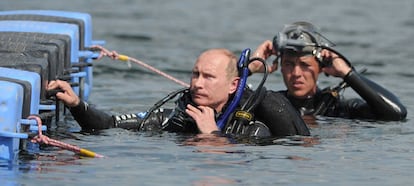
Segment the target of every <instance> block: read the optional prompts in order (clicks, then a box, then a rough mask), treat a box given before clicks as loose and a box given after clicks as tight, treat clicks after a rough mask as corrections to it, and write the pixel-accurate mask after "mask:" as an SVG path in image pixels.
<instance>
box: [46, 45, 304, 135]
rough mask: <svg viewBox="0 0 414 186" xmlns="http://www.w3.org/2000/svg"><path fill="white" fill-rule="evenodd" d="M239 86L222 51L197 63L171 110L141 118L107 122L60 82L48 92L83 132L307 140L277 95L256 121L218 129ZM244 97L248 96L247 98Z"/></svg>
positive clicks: (234, 63) (233, 61) (108, 119)
mask: <svg viewBox="0 0 414 186" xmlns="http://www.w3.org/2000/svg"><path fill="white" fill-rule="evenodd" d="M115 55H116V53H115ZM239 81H240V77H239V72H238V67H237V59H236V57H235V55H234V54H233V53H232V52H230V51H229V50H227V49H210V50H207V51H205V52H203V53H202V54H201V55H200V56H199V58H198V59H197V61H196V63H195V65H194V67H193V69H192V76H191V83H190V88H189V89H185V90H183V91H181V92H180V93H181V95H180V97H179V98H178V99H177V100H176V107H175V108H173V109H166V108H160V107H155V108H154V109H150V110H149V112H148V113H146V115H145V116H141V117H140V116H139V115H137V114H126V115H120V116H111V115H109V114H106V113H105V112H102V111H100V110H97V109H95V108H92V107H89V106H88V104H87V103H85V102H84V101H82V100H80V99H79V97H78V96H76V94H75V93H74V92H73V90H72V88H71V87H70V85H69V84H68V83H66V82H64V81H53V82H51V83H50V84H49V86H48V89H58V88H59V89H62V90H63V92H59V93H57V94H56V97H57V98H58V99H60V100H62V101H63V102H64V103H65V105H66V106H68V107H69V109H70V111H71V113H72V115H73V116H74V118H75V120H76V121H77V122H78V123H79V124H80V126H81V127H82V129H84V130H91V129H107V128H112V127H121V128H127V129H136V130H143V131H148V130H149V131H154V130H155V131H159V130H163V131H170V132H184V133H204V134H211V133H214V134H227V133H230V131H234V130H230V129H231V128H232V127H238V128H242V130H238V131H239V132H238V133H236V134H235V135H244V136H250V137H269V136H289V135H309V130H308V128H307V126H306V124H305V123H304V121H303V120H302V118H301V117H300V115H299V113H298V112H297V111H296V109H294V108H293V107H292V105H291V104H290V103H289V101H288V100H287V99H286V98H285V97H284V96H283V95H281V94H272V95H269V96H267V98H265V100H264V101H263V102H266V103H269V102H270V101H272V105H271V106H270V107H269V106H266V105H265V106H263V107H262V108H265V109H267V110H266V111H264V110H261V109H260V107H261V106H259V110H255V111H252V112H254V114H256V113H257V116H258V117H256V118H255V119H254V120H252V122H250V123H248V124H247V125H243V126H234V125H231V126H230V125H226V126H225V128H224V129H220V128H218V127H217V120H218V119H219V118H220V117H221V116H222V115H223V112H224V111H225V110H226V109H227V107H228V106H229V102H230V100H231V99H232V98H233V96H234V93H235V91H236V89H237V87H238V84H239ZM248 95H249V93H247V94H246V96H248ZM244 100H246V99H244ZM269 100H270V101H269ZM242 102H243V101H242ZM263 113H266V114H267V115H266V114H265V115H264V114H263ZM228 121H229V122H228V123H227V124H229V123H232V119H231V118H230V119H228ZM229 127H230V129H229ZM232 134H233V133H232Z"/></svg>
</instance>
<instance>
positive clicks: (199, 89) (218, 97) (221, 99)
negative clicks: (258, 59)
mask: <svg viewBox="0 0 414 186" xmlns="http://www.w3.org/2000/svg"><path fill="white" fill-rule="evenodd" d="M229 60H230V59H229V57H227V56H226V55H224V54H223V53H220V51H216V50H213V51H207V52H204V53H203V54H201V55H200V57H199V58H198V60H197V62H196V64H195V65H194V68H193V72H192V77H191V87H190V89H191V92H192V98H193V101H194V103H196V104H197V105H202V106H209V107H211V108H213V109H215V110H216V111H217V112H220V111H221V110H222V108H223V106H224V105H225V104H226V103H227V101H228V99H229V95H230V94H232V93H234V92H235V90H236V88H237V83H238V77H228V76H227V74H228V73H227V71H226V67H227V65H228V63H229Z"/></svg>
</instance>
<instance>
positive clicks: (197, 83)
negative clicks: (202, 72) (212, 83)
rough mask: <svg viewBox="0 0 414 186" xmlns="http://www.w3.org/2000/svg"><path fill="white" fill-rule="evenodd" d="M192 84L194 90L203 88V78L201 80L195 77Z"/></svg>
mask: <svg viewBox="0 0 414 186" xmlns="http://www.w3.org/2000/svg"><path fill="white" fill-rule="evenodd" d="M191 84H192V86H193V87H194V88H200V87H202V86H203V78H201V77H200V76H198V77H193V79H192V81H191Z"/></svg>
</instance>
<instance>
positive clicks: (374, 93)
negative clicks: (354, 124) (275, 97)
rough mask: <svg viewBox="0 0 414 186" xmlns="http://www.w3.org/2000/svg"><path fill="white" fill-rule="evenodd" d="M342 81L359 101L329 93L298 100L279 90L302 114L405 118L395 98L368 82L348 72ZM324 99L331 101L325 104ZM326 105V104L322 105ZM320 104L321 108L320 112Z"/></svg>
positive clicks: (401, 106)
mask: <svg viewBox="0 0 414 186" xmlns="http://www.w3.org/2000/svg"><path fill="white" fill-rule="evenodd" d="M344 81H345V82H346V83H347V84H348V85H349V86H350V87H352V89H354V91H356V92H357V93H358V94H359V95H360V96H361V98H362V99H363V100H362V99H360V98H354V99H348V100H345V99H341V98H340V97H339V96H338V97H336V98H334V97H333V96H331V93H330V92H324V91H321V90H318V92H317V93H316V95H315V96H313V97H311V98H307V99H298V98H294V97H292V96H289V95H288V94H287V91H280V92H281V93H282V94H284V95H285V96H286V97H287V98H288V99H289V100H290V102H291V103H292V104H293V105H294V107H296V108H297V109H298V110H299V111H300V112H301V114H302V115H323V116H331V117H343V118H355V119H375V120H384V121H400V120H403V119H405V117H406V116H407V110H406V108H405V107H404V105H403V104H401V102H400V101H399V99H398V98H397V97H396V96H395V95H394V94H392V93H391V92H389V91H388V90H386V89H384V88H383V87H381V86H379V85H378V84H376V83H374V82H372V81H371V80H369V79H367V78H365V77H363V76H362V75H360V74H359V73H357V72H355V71H351V72H350V73H349V74H348V75H347V76H346V77H345V78H344ZM328 100H330V101H332V102H331V103H328V104H327V102H328ZM324 104H326V105H324ZM321 105H323V106H322V107H325V108H322V109H321Z"/></svg>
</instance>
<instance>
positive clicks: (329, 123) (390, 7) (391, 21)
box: [0, 0, 414, 185]
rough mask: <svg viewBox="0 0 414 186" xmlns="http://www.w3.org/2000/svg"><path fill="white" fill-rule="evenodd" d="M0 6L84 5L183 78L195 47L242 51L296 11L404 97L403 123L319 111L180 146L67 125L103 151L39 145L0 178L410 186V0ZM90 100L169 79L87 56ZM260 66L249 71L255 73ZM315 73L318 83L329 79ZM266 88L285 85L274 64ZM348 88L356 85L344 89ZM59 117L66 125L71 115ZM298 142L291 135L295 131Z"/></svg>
mask: <svg viewBox="0 0 414 186" xmlns="http://www.w3.org/2000/svg"><path fill="white" fill-rule="evenodd" d="M0 7H1V8H0V10H14V9H54V10H69V11H79V12H87V13H90V14H91V15H92V18H93V22H94V39H98V40H106V42H107V43H106V45H105V47H106V48H109V49H112V50H117V51H118V52H120V53H123V54H126V55H129V56H131V57H135V58H138V59H140V60H142V61H144V62H147V63H148V64H150V65H152V66H154V67H156V68H159V69H161V70H163V71H165V72H167V73H168V74H170V75H172V76H174V77H177V78H178V79H181V80H183V81H186V82H188V77H189V73H190V67H191V66H192V65H193V63H194V60H195V58H196V57H197V55H198V54H199V53H200V52H201V51H203V50H205V49H207V48H212V47H224V48H229V49H230V50H233V51H235V52H240V51H241V50H243V49H244V48H247V47H249V48H252V49H254V48H256V46H257V45H258V44H260V43H261V42H262V41H263V40H265V39H271V38H272V37H273V36H274V35H275V34H276V32H277V31H279V30H280V29H281V28H282V27H283V25H284V24H287V23H291V22H294V21H297V20H306V21H310V22H312V23H314V24H315V25H317V26H319V27H321V29H322V31H323V33H324V35H325V36H326V37H328V38H329V39H330V40H332V41H334V42H335V43H336V44H337V45H338V47H337V50H338V51H340V52H341V53H343V54H344V55H345V56H347V57H348V59H350V60H351V61H352V62H353V63H354V64H355V65H356V66H357V68H359V67H363V66H364V67H367V68H368V72H367V73H366V76H367V77H368V78H370V79H372V80H374V81H376V82H378V83H379V84H381V85H383V86H385V87H386V88H388V89H389V90H391V91H392V92H394V93H395V94H396V95H398V96H399V98H400V99H401V101H402V102H403V103H405V105H406V106H407V109H408V117H407V120H406V121H403V122H363V121H354V120H344V119H331V118H321V119H320V120H318V121H317V123H318V125H317V126H314V127H312V131H311V132H312V135H313V140H314V141H313V142H312V143H311V142H309V143H305V144H302V145H300V144H296V143H295V142H297V141H296V140H295V139H290V140H289V139H288V140H287V142H285V143H283V142H281V143H282V144H283V145H268V146H252V145H234V146H225V147H214V146H201V144H200V143H197V145H199V146H196V145H194V144H192V145H189V144H188V143H187V142H185V141H186V140H189V139H188V138H185V137H183V136H177V135H175V134H162V135H149V134H142V133H135V132H131V131H126V130H121V129H110V130H105V131H102V132H101V133H99V134H96V135H89V134H81V133H73V134H71V137H68V138H66V139H64V141H65V142H68V143H72V144H76V145H79V146H81V147H84V148H87V149H91V150H94V151H96V152H98V153H100V154H103V155H105V156H106V157H107V158H104V159H90V158H81V159H79V158H78V157H77V156H76V155H73V153H71V152H68V151H59V150H56V149H53V148H52V149H50V148H46V149H45V150H42V151H41V152H39V153H36V154H35V155H34V157H30V158H22V160H21V161H19V164H18V165H15V166H14V167H13V168H12V169H8V168H6V167H4V166H2V167H1V169H0V180H1V181H0V185H42V184H47V185H74V184H83V185H86V184H93V185H114V184H117V185H333V184H334V185H409V184H411V183H412V175H413V173H412V172H414V165H413V164H412V161H413V160H414V156H413V150H412V146H413V141H414V134H413V132H414V127H413V125H412V124H413V122H412V115H411V111H412V110H413V99H411V96H412V95H413V91H412V90H413V88H414V85H413V84H412V78H413V77H414V75H413V73H412V72H411V68H410V67H411V64H412V59H413V58H414V54H413V52H412V47H411V46H412V43H413V42H414V37H413V29H414V21H413V20H412V17H413V16H414V2H412V1H409V0H400V1H386V0H377V1H357V0H351V1H339V0H334V1H322V0H312V1H299V0H296V1H282V0H274V1H267V0H256V1H248V0H216V1H193V0H170V1H162V0H151V1H150V0H135V1H133V0H118V1H109V0H88V1H81V0H74V1H52V0H42V1H33V0H32V1H22V0H16V1H1V2H0ZM94 72H95V73H94V88H93V92H92V94H91V96H90V102H91V103H92V104H95V105H97V106H98V108H101V109H104V110H105V111H108V112H112V113H125V112H131V111H142V110H145V109H146V108H148V107H150V106H151V105H152V104H153V103H155V102H156V101H157V100H158V99H160V98H161V97H163V96H165V95H166V94H167V93H168V92H170V91H172V90H176V89H177V88H179V85H177V84H175V83H174V82H172V81H169V80H167V79H165V78H163V77H161V76H159V75H156V74H154V73H151V72H149V71H148V70H146V69H143V68H142V67H140V66H138V65H132V69H129V68H128V66H127V65H126V64H124V63H120V62H114V61H111V60H108V59H105V60H101V61H99V62H96V63H95V69H94ZM259 79H260V76H253V77H252V78H251V79H250V80H249V82H251V83H252V84H255V83H257V82H258V80H259ZM337 82H338V81H337V80H330V79H327V78H324V77H322V79H321V81H320V84H321V86H322V87H325V86H328V85H332V84H335V83H337ZM267 87H268V88H270V89H275V90H279V89H282V88H283V82H282V80H281V76H280V73H277V74H275V75H271V76H270V77H269V78H268V82H267ZM346 94H347V95H349V96H354V95H355V94H354V93H353V92H352V91H351V90H347V91H346ZM68 124H73V125H74V127H76V125H75V124H74V123H72V122H70V121H68ZM299 142H300V141H299Z"/></svg>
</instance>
